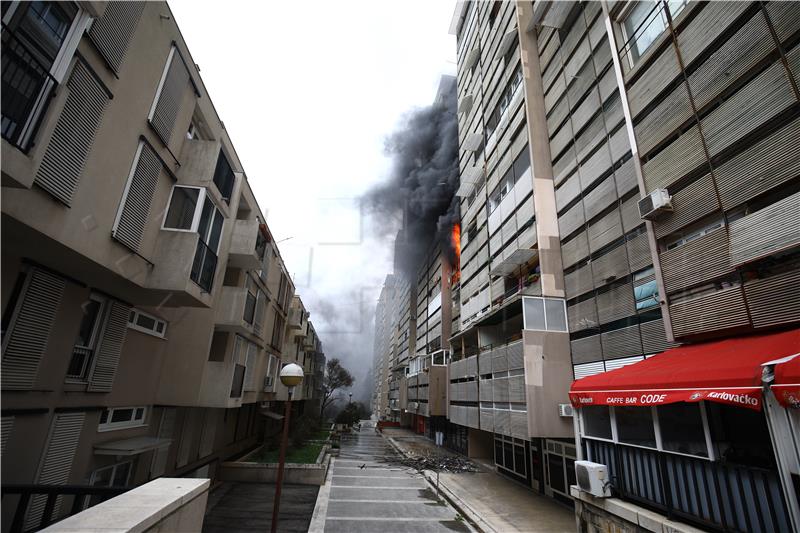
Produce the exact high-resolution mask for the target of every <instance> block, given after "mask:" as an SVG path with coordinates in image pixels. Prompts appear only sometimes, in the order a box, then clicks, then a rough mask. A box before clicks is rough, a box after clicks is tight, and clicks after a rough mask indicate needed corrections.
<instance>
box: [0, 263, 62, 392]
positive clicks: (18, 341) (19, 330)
mask: <svg viewBox="0 0 800 533" xmlns="http://www.w3.org/2000/svg"><path fill="white" fill-rule="evenodd" d="M65 286H66V283H65V281H64V279H63V278H60V277H58V276H56V275H54V274H51V273H50V272H47V271H45V270H40V269H37V268H35V269H33V270H32V272H31V274H30V278H29V280H28V285H27V288H26V289H25V292H24V293H23V296H22V298H21V300H22V303H21V304H20V307H19V310H18V311H17V316H16V318H15V319H14V321H13V325H12V329H11V331H10V332H8V333H7V335H9V338H8V342H7V343H6V345H5V346H4V350H3V372H2V385H3V389H4V390H12V389H13V390H30V389H32V388H33V385H34V382H35V381H36V374H37V373H38V370H39V361H41V359H42V355H44V352H45V351H46V350H47V343H48V340H49V339H50V330H51V329H52V327H53V322H54V321H55V317H56V312H57V311H58V308H59V305H60V304H61V298H62V296H63V294H64V288H65Z"/></svg>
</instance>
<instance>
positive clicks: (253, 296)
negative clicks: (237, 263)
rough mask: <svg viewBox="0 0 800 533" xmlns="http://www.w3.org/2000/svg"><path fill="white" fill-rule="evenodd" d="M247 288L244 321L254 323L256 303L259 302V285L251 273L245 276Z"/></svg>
mask: <svg viewBox="0 0 800 533" xmlns="http://www.w3.org/2000/svg"><path fill="white" fill-rule="evenodd" d="M245 289H246V290H247V300H246V301H245V303H244V316H243V317H242V318H244V321H245V322H247V323H248V324H250V325H251V326H252V325H253V320H254V319H255V315H256V303H257V302H258V287H256V282H255V281H253V278H252V277H251V276H250V274H247V275H246V276H245Z"/></svg>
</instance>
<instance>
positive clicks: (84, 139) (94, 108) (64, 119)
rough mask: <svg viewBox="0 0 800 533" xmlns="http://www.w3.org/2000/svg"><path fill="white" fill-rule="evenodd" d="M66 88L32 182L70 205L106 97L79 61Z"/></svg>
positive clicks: (106, 101) (104, 92)
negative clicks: (59, 112)
mask: <svg viewBox="0 0 800 533" xmlns="http://www.w3.org/2000/svg"><path fill="white" fill-rule="evenodd" d="M67 87H69V94H67V98H66V101H65V103H64V109H63V110H62V111H61V115H60V116H59V117H58V121H57V122H56V125H55V128H54V129H53V135H52V137H51V138H50V143H49V144H48V145H47V150H45V153H44V157H43V158H42V162H41V164H40V165H39V168H38V170H37V171H36V177H35V178H34V182H35V183H36V184H37V185H39V186H40V187H41V188H42V189H44V190H45V191H47V192H48V193H50V194H52V195H53V196H54V197H55V198H56V199H58V200H59V201H61V202H63V203H65V204H66V205H71V203H72V195H73V194H74V193H75V189H76V187H77V186H78V180H79V179H80V177H81V174H82V173H83V167H84V165H85V164H86V158H87V157H88V155H89V151H90V150H91V148H92V143H93V142H94V136H95V133H96V132H97V127H98V126H99V125H100V119H101V118H102V116H103V111H104V110H105V108H106V104H107V103H108V99H109V97H108V94H107V93H106V91H105V89H104V88H103V87H102V86H101V85H100V82H98V81H97V79H95V77H94V76H92V74H91V73H90V72H89V69H88V68H87V67H86V66H85V65H84V64H83V63H81V62H80V61H78V62H77V63H75V68H73V69H72V76H71V77H70V79H69V81H68V82H67Z"/></svg>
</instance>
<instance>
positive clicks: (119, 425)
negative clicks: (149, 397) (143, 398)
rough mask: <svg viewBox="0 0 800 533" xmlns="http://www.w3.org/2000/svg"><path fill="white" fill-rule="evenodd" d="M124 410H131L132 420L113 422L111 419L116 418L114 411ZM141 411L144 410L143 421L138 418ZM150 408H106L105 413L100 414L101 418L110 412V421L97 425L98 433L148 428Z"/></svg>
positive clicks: (132, 406)
mask: <svg viewBox="0 0 800 533" xmlns="http://www.w3.org/2000/svg"><path fill="white" fill-rule="evenodd" d="M123 409H131V418H130V420H126V421H122V422H111V419H112V418H113V416H114V411H122V410H123ZM139 409H142V410H143V411H142V417H141V419H138V418H136V413H137V411H138V410H139ZM148 411H149V408H148V407H147V406H146V405H128V406H123V407H106V408H105V410H104V411H102V412H101V413H100V417H101V418H102V416H103V413H104V412H108V419H107V421H106V422H98V424H97V432H98V433H105V432H107V431H118V430H120V429H130V428H139V427H146V426H147V425H148V424H147V414H148Z"/></svg>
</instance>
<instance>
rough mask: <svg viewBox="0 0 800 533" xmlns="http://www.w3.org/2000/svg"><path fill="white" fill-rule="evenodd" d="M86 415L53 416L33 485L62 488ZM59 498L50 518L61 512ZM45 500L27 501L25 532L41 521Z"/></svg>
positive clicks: (40, 497)
mask: <svg viewBox="0 0 800 533" xmlns="http://www.w3.org/2000/svg"><path fill="white" fill-rule="evenodd" d="M85 418H86V413H84V412H77V413H56V415H55V416H54V417H53V422H52V424H51V426H50V436H49V438H48V439H47V444H46V445H45V449H44V454H43V456H42V462H41V466H40V467H39V475H38V476H37V479H36V483H37V484H40V485H66V484H67V482H68V481H69V474H70V471H71V470H72V463H73V461H74V460H75V452H76V451H77V449H78V441H79V440H80V437H81V429H82V428H83V421H84V419H85ZM61 502H62V497H61V496H59V497H58V498H57V499H56V505H55V507H54V508H53V518H55V517H57V516H58V514H59V510H60V508H61ZM46 503H47V496H46V495H43V494H40V495H36V496H33V497H32V498H31V503H30V505H29V506H28V514H27V516H26V518H25V529H26V530H28V529H32V528H36V529H38V527H39V524H40V522H41V520H42V513H43V512H44V507H45V504H46Z"/></svg>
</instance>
